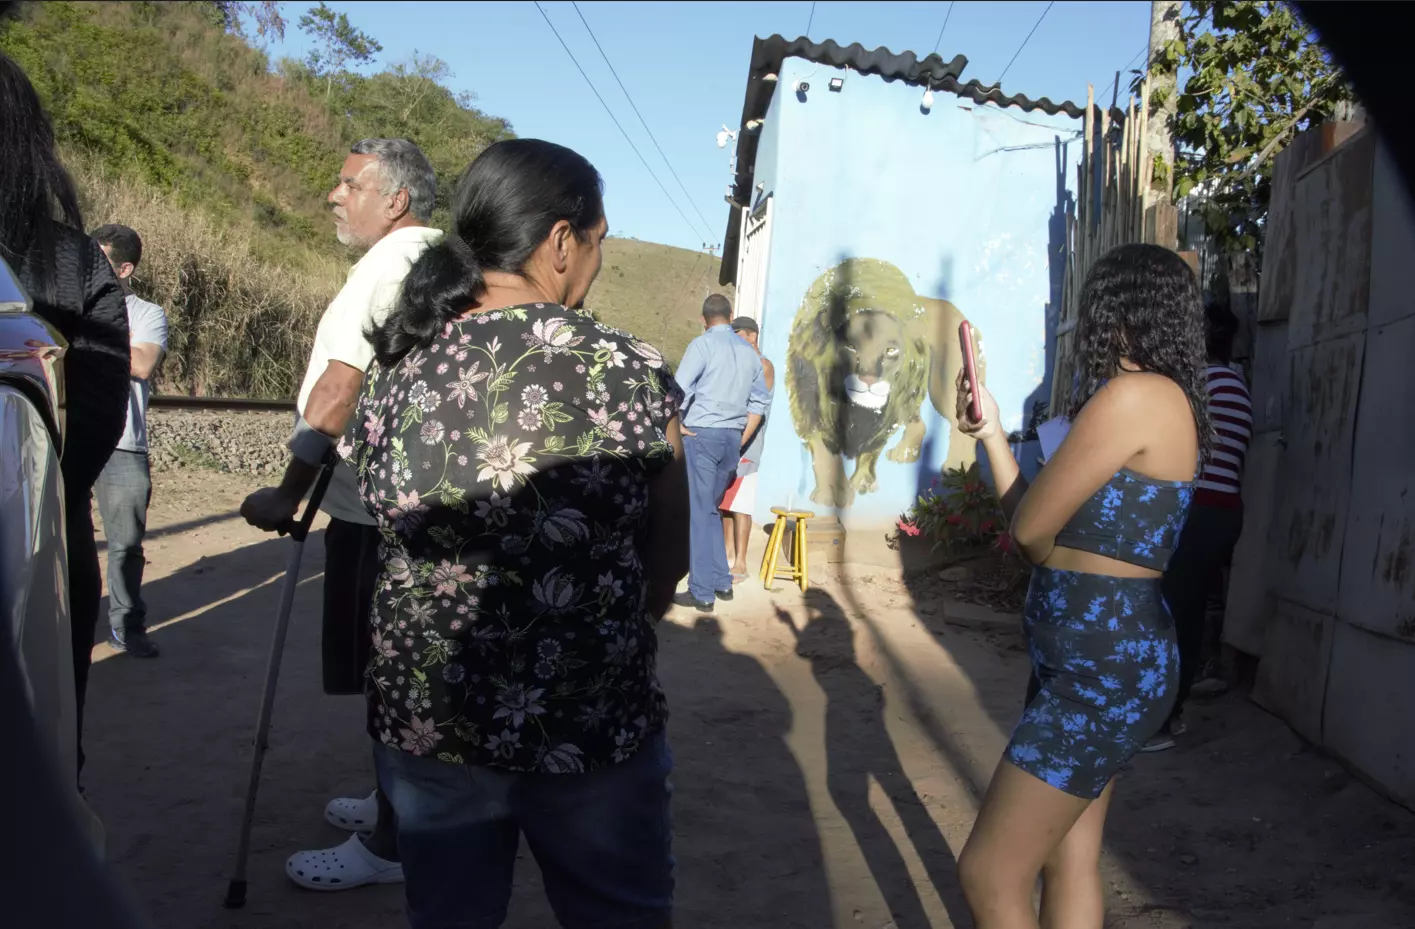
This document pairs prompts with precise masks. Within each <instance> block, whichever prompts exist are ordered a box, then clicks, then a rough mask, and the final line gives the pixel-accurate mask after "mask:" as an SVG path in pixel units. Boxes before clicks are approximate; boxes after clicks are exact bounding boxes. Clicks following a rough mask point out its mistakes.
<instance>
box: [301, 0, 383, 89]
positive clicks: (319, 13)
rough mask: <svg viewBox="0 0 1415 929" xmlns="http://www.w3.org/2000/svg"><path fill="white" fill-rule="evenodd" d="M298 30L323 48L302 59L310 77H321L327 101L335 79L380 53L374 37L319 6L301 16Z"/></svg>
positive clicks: (344, 16) (339, 14)
mask: <svg viewBox="0 0 1415 929" xmlns="http://www.w3.org/2000/svg"><path fill="white" fill-rule="evenodd" d="M300 31H301V32H304V33H305V34H306V35H308V36H309V37H310V38H312V39H315V40H317V41H319V42H320V43H321V44H322V45H323V47H322V48H317V49H314V50H313V51H311V52H310V53H309V54H308V55H307V56H306V57H305V65H306V67H308V68H309V69H310V71H311V72H312V73H313V74H316V75H318V76H319V77H322V78H324V98H325V99H326V100H328V99H329V94H330V91H331V90H332V89H333V87H334V79H335V77H339V76H342V74H343V73H344V71H345V69H346V66H347V65H349V64H351V63H352V64H367V63H368V62H371V61H373V56H374V55H377V54H378V53H379V52H381V51H383V46H382V45H380V44H379V43H378V41H377V40H376V39H374V37H373V36H371V35H369V34H368V33H366V32H361V31H360V30H358V29H356V28H354V26H353V25H352V24H351V23H350V22H349V17H348V16H347V15H346V14H344V13H336V12H334V11H333V10H331V9H330V8H329V7H327V6H325V4H324V0H320V2H319V5H318V6H316V7H315V8H314V9H312V10H310V11H308V12H306V13H305V14H304V15H303V16H301V17H300Z"/></svg>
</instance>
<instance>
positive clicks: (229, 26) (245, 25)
mask: <svg viewBox="0 0 1415 929" xmlns="http://www.w3.org/2000/svg"><path fill="white" fill-rule="evenodd" d="M211 6H213V7H215V9H216V15H217V17H218V19H219V21H220V23H221V26H222V28H224V29H226V30H227V31H228V32H230V33H231V34H232V35H237V36H240V37H241V38H243V39H245V40H246V41H248V42H250V43H251V44H253V45H258V46H260V47H261V48H264V47H266V46H268V45H269V44H270V43H271V42H279V41H282V40H283V39H284V38H285V17H284V16H283V15H281V13H280V2H279V0H254V2H248V3H243V2H240V0H212V2H211Z"/></svg>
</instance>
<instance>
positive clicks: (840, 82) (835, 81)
mask: <svg viewBox="0 0 1415 929" xmlns="http://www.w3.org/2000/svg"><path fill="white" fill-rule="evenodd" d="M844 86H845V78H843V77H833V78H831V79H830V90H831V92H832V93H837V94H838V93H840V89H841V88H842V87H844Z"/></svg>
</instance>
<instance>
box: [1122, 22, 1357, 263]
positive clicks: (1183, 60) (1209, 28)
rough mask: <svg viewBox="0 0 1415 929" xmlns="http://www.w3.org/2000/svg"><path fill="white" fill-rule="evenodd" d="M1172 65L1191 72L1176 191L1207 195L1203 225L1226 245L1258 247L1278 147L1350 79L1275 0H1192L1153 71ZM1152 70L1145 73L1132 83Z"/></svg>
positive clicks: (1320, 117) (1180, 109) (1316, 121)
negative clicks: (1175, 33)
mask: <svg viewBox="0 0 1415 929" xmlns="http://www.w3.org/2000/svg"><path fill="white" fill-rule="evenodd" d="M1173 71H1179V72H1180V73H1184V72H1187V73H1188V79H1187V80H1185V81H1184V82H1183V86H1182V88H1180V89H1179V91H1178V99H1177V100H1176V101H1175V116H1174V121H1173V124H1172V127H1171V129H1172V132H1173V136H1174V141H1175V145H1176V148H1177V149H1178V152H1177V154H1178V157H1177V158H1176V161H1175V177H1174V184H1175V186H1174V193H1175V196H1176V197H1177V198H1178V197H1184V196H1186V195H1188V194H1190V193H1191V192H1195V191H1197V192H1199V193H1200V194H1202V195H1203V203H1202V205H1201V207H1200V213H1201V215H1202V216H1203V220H1204V225H1205V228H1206V230H1207V231H1208V233H1209V234H1210V235H1212V236H1214V237H1215V238H1216V239H1217V240H1218V242H1219V245H1220V247H1221V248H1223V249H1224V250H1226V251H1238V250H1245V249H1246V250H1251V249H1256V248H1257V247H1258V244H1259V242H1260V241H1261V237H1262V228H1263V224H1264V220H1265V218H1266V216H1267V211H1268V204H1269V202H1270V199H1271V191H1272V159H1273V156H1274V155H1276V153H1277V152H1278V151H1280V150H1281V147H1282V146H1283V145H1284V144H1286V143H1287V142H1289V141H1290V140H1291V139H1292V137H1293V136H1294V135H1296V134H1297V133H1298V132H1301V131H1303V130H1305V129H1307V128H1310V127H1312V126H1316V125H1320V124H1321V123H1323V122H1325V121H1327V120H1328V119H1330V118H1331V117H1332V116H1333V114H1334V113H1335V112H1336V111H1337V109H1338V107H1339V106H1340V105H1341V104H1343V103H1345V102H1348V101H1350V100H1351V99H1352V93H1351V89H1350V87H1349V86H1348V85H1347V84H1346V81H1345V79H1344V78H1343V77H1342V75H1341V72H1340V71H1339V70H1338V69H1337V67H1336V65H1335V63H1334V62H1333V61H1332V60H1331V58H1330V57H1329V56H1328V55H1327V53H1326V52H1325V51H1324V50H1323V49H1322V48H1321V46H1320V45H1319V44H1318V43H1317V39H1316V36H1315V35H1314V34H1313V32H1312V30H1311V29H1309V28H1308V27H1307V26H1306V24H1305V23H1303V22H1302V21H1301V20H1300V19H1298V18H1297V15H1296V14H1295V13H1294V12H1293V11H1292V10H1291V9H1290V8H1289V7H1288V6H1287V4H1285V3H1280V2H1275V0H1256V2H1255V0H1193V2H1190V3H1188V4H1186V6H1185V8H1184V13H1183V15H1182V16H1181V18H1180V37H1179V39H1178V40H1176V41H1173V42H1170V43H1169V44H1168V45H1167V46H1166V47H1164V48H1161V49H1157V50H1156V53H1155V55H1154V57H1153V60H1152V61H1151V63H1150V67H1149V73H1150V74H1152V75H1158V74H1163V73H1165V72H1173ZM1144 77H1145V75H1144V74H1143V73H1140V74H1137V76H1136V78H1135V80H1134V82H1133V84H1132V87H1133V89H1136V90H1138V89H1139V87H1140V85H1141V83H1142V81H1143V79H1144ZM1164 102H1165V101H1164V100H1162V99H1151V101H1150V104H1151V106H1152V107H1154V108H1158V107H1159V106H1160V105H1161V104H1163V103H1164Z"/></svg>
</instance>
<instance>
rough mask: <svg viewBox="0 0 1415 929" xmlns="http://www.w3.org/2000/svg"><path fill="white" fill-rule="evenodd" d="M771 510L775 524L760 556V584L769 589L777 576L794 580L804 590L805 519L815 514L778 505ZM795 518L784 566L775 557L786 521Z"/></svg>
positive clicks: (777, 556)
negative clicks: (763, 554)
mask: <svg viewBox="0 0 1415 929" xmlns="http://www.w3.org/2000/svg"><path fill="white" fill-rule="evenodd" d="M771 512H772V513H773V514H774V515H775V516H776V525H774V526H772V527H771V538H770V539H768V540H767V543H766V556H765V557H764V558H762V586H763V587H765V588H766V589H767V590H770V589H771V582H772V581H774V580H776V579H777V578H787V579H788V580H792V581H795V582H796V583H797V584H799V585H800V586H801V591H802V592H805V590H806V585H807V583H808V580H807V577H806V567H807V566H806V520H808V519H810V518H811V517H812V516H815V515H816V514H814V513H812V512H811V511H809V510H787V509H783V508H781V507H779V506H774V507H772V508H771ZM788 519H794V520H796V526H795V529H794V531H793V532H792V533H791V557H790V561H789V563H788V564H786V565H785V566H779V565H777V559H778V558H779V557H780V555H781V540H782V537H783V536H784V535H785V534H786V521H787V520H788Z"/></svg>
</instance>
